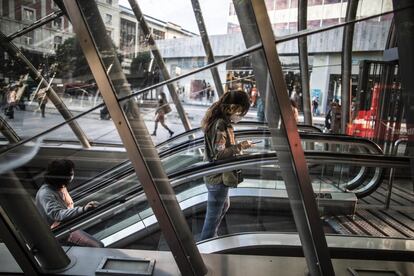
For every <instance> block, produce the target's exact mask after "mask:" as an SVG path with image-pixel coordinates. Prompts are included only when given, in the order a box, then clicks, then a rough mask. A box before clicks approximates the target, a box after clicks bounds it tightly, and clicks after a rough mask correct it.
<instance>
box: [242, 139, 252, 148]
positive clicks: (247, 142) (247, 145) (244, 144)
mask: <svg viewBox="0 0 414 276" xmlns="http://www.w3.org/2000/svg"><path fill="white" fill-rule="evenodd" d="M239 145H240V148H241V149H242V150H244V149H248V148H251V147H252V146H253V144H252V141H250V140H245V141H241V142H240V143H239Z"/></svg>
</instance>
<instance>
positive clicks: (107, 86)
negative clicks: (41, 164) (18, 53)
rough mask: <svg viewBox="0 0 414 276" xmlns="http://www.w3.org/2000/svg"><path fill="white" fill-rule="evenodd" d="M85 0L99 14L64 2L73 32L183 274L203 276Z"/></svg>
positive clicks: (157, 161)
mask: <svg viewBox="0 0 414 276" xmlns="http://www.w3.org/2000/svg"><path fill="white" fill-rule="evenodd" d="M84 2H89V3H88V4H89V5H91V6H90V8H92V4H94V9H95V11H96V12H98V14H99V11H98V8H97V7H96V3H95V1H80V0H77V1H74V0H65V1H64V5H65V7H66V10H67V13H68V16H69V17H70V19H71V21H72V24H73V28H74V32H75V33H76V35H77V36H79V37H81V38H82V39H81V40H80V45H81V48H82V50H83V52H84V53H85V57H86V59H87V61H88V64H89V66H90V68H91V71H92V74H93V75H94V77H95V80H96V82H97V85H98V87H99V90H100V91H101V93H102V97H103V98H104V101H105V103H106V105H107V106H108V108H109V113H110V115H111V118H112V120H113V122H114V124H115V126H116V128H117V130H118V132H119V136H120V137H121V139H122V142H123V144H124V145H125V149H126V151H127V154H128V157H129V159H130V160H131V163H132V165H133V166H134V169H135V172H136V174H137V177H138V179H139V181H140V183H141V185H142V186H143V188H144V192H145V194H146V196H147V199H148V202H149V204H150V206H151V208H152V210H153V211H154V214H155V216H156V218H157V220H158V223H159V225H160V228H161V230H162V232H163V234H164V235H165V238H166V240H167V243H168V245H169V248H170V250H171V252H172V254H173V256H174V258H175V260H176V262H177V265H178V268H179V269H180V271H181V273H182V275H204V274H206V273H207V269H206V267H205V265H204V263H203V260H202V258H201V255H200V252H199V251H198V249H197V247H196V245H195V242H194V239H193V235H192V233H191V231H190V229H189V227H188V225H187V222H186V220H185V218H184V215H183V213H182V211H181V208H180V206H179V204H178V202H177V199H176V197H175V194H174V191H173V189H172V187H171V185H170V183H169V180H168V177H167V175H166V173H165V171H164V168H163V166H162V164H161V161H160V159H159V156H158V153H157V151H156V149H155V147H154V145H153V143H152V141H151V137H150V135H149V133H148V130H147V128H146V126H145V122H144V120H143V118H142V117H141V115H140V113H139V112H134V113H132V114H129V115H130V116H129V118H127V117H126V116H125V114H124V112H123V110H122V108H121V105H120V103H119V101H118V99H117V97H116V93H115V91H114V86H113V84H112V82H111V79H110V78H109V76H108V75H107V73H106V69H105V66H104V64H103V61H102V59H101V55H100V53H99V51H98V48H99V49H100V47H99V45H96V44H95V41H94V39H93V37H92V32H91V30H90V29H89V27H90V26H88V24H87V21H86V20H87V19H86V16H85V15H84V14H83V9H81V6H83V5H84V4H85V3H84ZM90 11H91V10H89V12H90ZM88 16H90V15H89V14H88ZM100 20H102V19H100ZM94 24H95V23H94ZM100 35H101V36H105V37H106V32H105V30H101V31H100Z"/></svg>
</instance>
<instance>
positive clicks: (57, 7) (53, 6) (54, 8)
mask: <svg viewBox="0 0 414 276" xmlns="http://www.w3.org/2000/svg"><path fill="white" fill-rule="evenodd" d="M51 8H52V10H59V6H58V5H56V2H55V1H51Z"/></svg>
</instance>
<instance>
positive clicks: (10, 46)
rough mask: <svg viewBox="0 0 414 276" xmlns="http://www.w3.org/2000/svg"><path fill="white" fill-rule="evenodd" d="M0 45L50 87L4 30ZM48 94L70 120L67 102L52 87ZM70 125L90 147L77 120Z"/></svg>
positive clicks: (41, 82) (83, 144)
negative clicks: (9, 39)
mask: <svg viewBox="0 0 414 276" xmlns="http://www.w3.org/2000/svg"><path fill="white" fill-rule="evenodd" d="M0 47H2V48H3V49H4V50H5V51H6V52H7V53H8V54H9V55H10V56H11V57H13V58H14V59H16V60H17V61H20V62H22V63H23V64H24V65H25V66H26V67H27V68H28V70H29V72H28V73H29V74H30V77H32V79H33V80H34V81H37V82H39V83H40V84H41V85H42V86H43V87H48V85H49V83H48V82H47V81H46V80H45V79H44V78H43V76H42V75H41V73H40V72H39V71H38V70H37V69H36V68H35V67H34V66H33V64H32V63H31V62H30V61H29V60H28V59H27V58H26V57H25V56H24V54H23V53H22V52H21V51H20V50H19V49H18V48H17V47H16V45H14V44H13V43H12V42H10V41H8V39H7V36H5V35H4V33H3V32H0ZM47 96H48V98H49V99H50V101H51V102H52V103H53V105H54V106H55V107H56V109H57V110H58V111H59V113H60V114H61V115H62V117H63V118H64V119H65V120H69V119H71V118H72V113H71V112H70V111H69V110H68V108H67V107H66V105H65V103H64V102H63V101H62V99H61V98H59V96H58V95H57V93H56V92H55V90H53V88H52V87H50V88H49V90H47ZM69 127H70V128H71V129H72V131H73V133H74V134H75V136H76V137H77V138H78V139H79V141H80V143H81V144H82V146H83V147H85V148H90V146H91V145H90V143H89V140H88V138H87V137H86V134H85V133H84V132H83V130H82V129H81V128H80V126H79V125H78V123H77V122H70V123H69Z"/></svg>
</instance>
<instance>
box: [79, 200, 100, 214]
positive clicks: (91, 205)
mask: <svg viewBox="0 0 414 276" xmlns="http://www.w3.org/2000/svg"><path fill="white" fill-rule="evenodd" d="M98 205H99V202H98V201H90V202H88V203H87V204H86V205H85V206H83V210H84V211H85V212H87V211H90V210H93V209H95V208H96V207H97V206H98Z"/></svg>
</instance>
